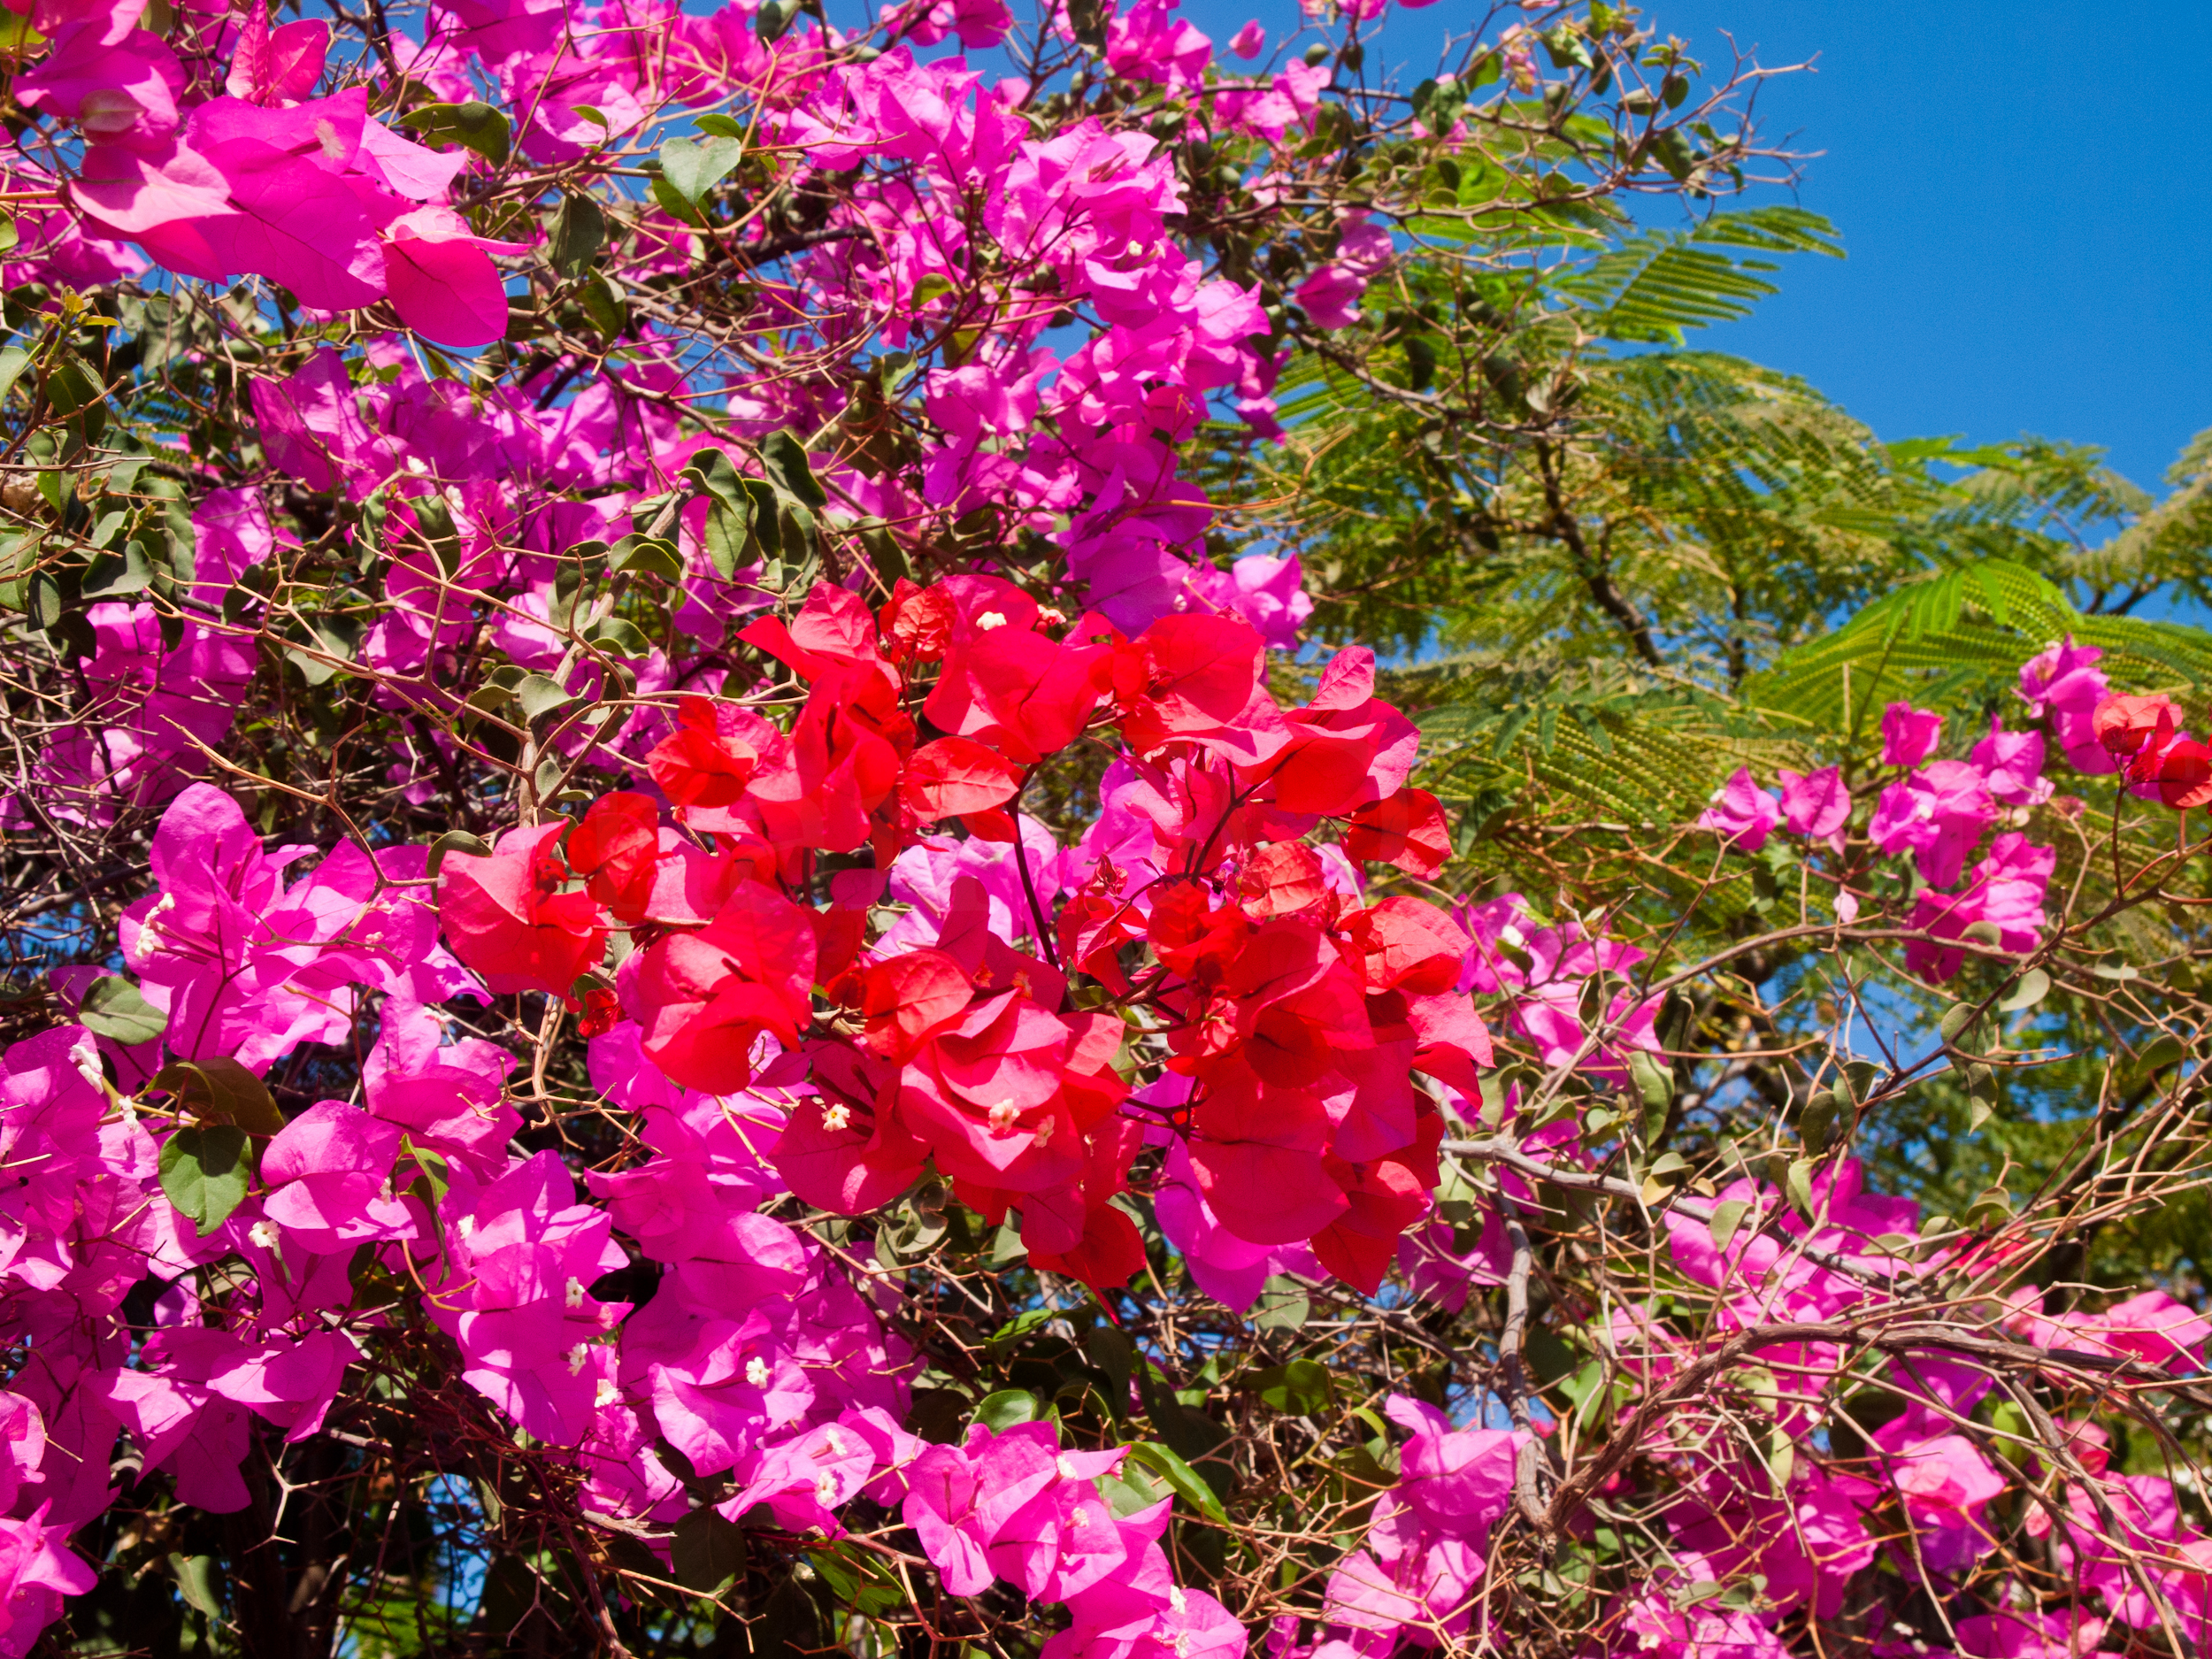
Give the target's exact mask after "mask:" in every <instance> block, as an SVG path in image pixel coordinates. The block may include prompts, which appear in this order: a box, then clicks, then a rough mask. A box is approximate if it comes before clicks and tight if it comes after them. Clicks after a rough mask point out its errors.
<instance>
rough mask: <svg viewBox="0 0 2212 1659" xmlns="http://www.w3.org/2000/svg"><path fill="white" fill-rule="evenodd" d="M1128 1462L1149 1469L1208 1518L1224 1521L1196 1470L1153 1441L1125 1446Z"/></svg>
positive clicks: (1218, 1502) (1223, 1513)
mask: <svg viewBox="0 0 2212 1659" xmlns="http://www.w3.org/2000/svg"><path fill="white" fill-rule="evenodd" d="M1129 1461H1130V1462H1131V1463H1137V1464H1139V1465H1141V1467H1143V1468H1145V1469H1148V1470H1150V1471H1152V1472H1153V1473H1154V1474H1156V1475H1157V1476H1159V1477H1160V1479H1163V1480H1164V1481H1166V1482H1167V1484H1168V1486H1169V1487H1170V1488H1171V1490H1172V1491H1173V1492H1174V1494H1175V1495H1176V1496H1177V1497H1179V1498H1180V1499H1182V1500H1183V1502H1186V1503H1187V1504H1189V1505H1191V1506H1192V1507H1193V1508H1194V1509H1197V1510H1198V1512H1199V1513H1200V1514H1202V1515H1203V1516H1204V1517H1206V1518H1207V1519H1208V1520H1210V1521H1226V1520H1227V1519H1228V1518H1229V1517H1228V1515H1227V1512H1226V1511H1225V1510H1224V1509H1222V1507H1221V1500H1220V1499H1219V1498H1218V1497H1217V1496H1215V1495H1214V1489H1213V1488H1212V1487H1211V1486H1208V1485H1207V1484H1206V1482H1205V1479H1203V1478H1202V1476H1201V1475H1200V1474H1199V1472H1198V1471H1196V1470H1195V1469H1193V1468H1192V1467H1191V1466H1190V1465H1189V1464H1188V1463H1185V1462H1184V1461H1183V1459H1182V1458H1181V1457H1180V1456H1179V1455H1177V1454H1176V1453H1175V1452H1174V1451H1172V1450H1171V1449H1170V1448H1167V1447H1165V1446H1163V1445H1162V1444H1161V1443H1160V1442H1159V1441H1157V1440H1139V1441H1138V1442H1137V1443H1136V1444H1135V1445H1133V1446H1132V1447H1131V1448H1129Z"/></svg>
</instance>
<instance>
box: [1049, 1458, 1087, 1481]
mask: <svg viewBox="0 0 2212 1659" xmlns="http://www.w3.org/2000/svg"><path fill="white" fill-rule="evenodd" d="M1052 1466H1053V1468H1054V1469H1055V1470H1056V1471H1058V1472H1059V1476H1060V1479H1063V1480H1079V1479H1082V1477H1081V1476H1079V1475H1078V1474H1077V1473H1076V1472H1075V1465H1074V1464H1073V1463H1070V1462H1068V1455H1067V1454H1066V1453H1065V1452H1062V1453H1061V1454H1060V1455H1058V1456H1057V1457H1056V1458H1054V1459H1053V1460H1052Z"/></svg>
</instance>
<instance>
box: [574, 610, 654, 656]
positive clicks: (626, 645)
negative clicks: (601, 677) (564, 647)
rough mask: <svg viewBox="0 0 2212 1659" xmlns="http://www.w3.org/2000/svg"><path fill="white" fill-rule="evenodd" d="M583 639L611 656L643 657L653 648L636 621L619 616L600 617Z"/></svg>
mask: <svg viewBox="0 0 2212 1659" xmlns="http://www.w3.org/2000/svg"><path fill="white" fill-rule="evenodd" d="M584 638H585V640H586V641H588V642H589V643H591V644H593V645H596V646H597V647H599V649H601V650H603V651H605V652H606V653H607V654H608V655H609V656H611V657H643V656H645V655H647V654H648V653H649V652H650V651H651V650H652V649H653V642H652V641H650V640H649V639H647V638H646V637H645V635H644V634H643V632H642V631H641V630H640V629H639V627H638V626H637V624H636V623H634V622H631V621H627V620H626V619H625V618H621V617H602V618H600V619H599V620H598V621H596V622H595V623H593V624H592V625H591V626H590V628H589V629H588V630H587V631H586V633H585V634H584Z"/></svg>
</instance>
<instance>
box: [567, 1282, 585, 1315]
mask: <svg viewBox="0 0 2212 1659" xmlns="http://www.w3.org/2000/svg"><path fill="white" fill-rule="evenodd" d="M566 1300H567V1302H568V1310H569V1311H570V1312H571V1313H573V1312H575V1311H576V1310H577V1309H579V1308H580V1307H582V1306H583V1305H584V1281H583V1280H582V1279H570V1280H569V1281H568V1294H567V1298H566Z"/></svg>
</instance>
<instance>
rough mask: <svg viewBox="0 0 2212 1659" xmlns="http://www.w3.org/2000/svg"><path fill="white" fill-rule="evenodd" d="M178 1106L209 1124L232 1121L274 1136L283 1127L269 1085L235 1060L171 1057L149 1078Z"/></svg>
mask: <svg viewBox="0 0 2212 1659" xmlns="http://www.w3.org/2000/svg"><path fill="white" fill-rule="evenodd" d="M146 1087H148V1088H157V1089H161V1090H164V1091H165V1092H166V1093H167V1094H172V1095H173V1096H174V1097H175V1098H176V1101H177V1103H178V1105H179V1107H180V1108H181V1109H182V1110H184V1111H186V1112H188V1113H189V1114H190V1115H191V1116H192V1117H194V1118H197V1119H199V1120H200V1121H201V1122H202V1123H207V1124H231V1125H236V1126H237V1127H238V1128H239V1129H241V1130H242V1131H245V1132H246V1133H251V1134H257V1135H263V1136H267V1135H273V1134H275V1133H277V1132H278V1131H279V1130H280V1129H282V1128H283V1127H284V1114H283V1113H282V1112H280V1111H279V1110H277V1103H276V1096H275V1095H273V1094H270V1093H269V1086H268V1085H267V1084H266V1083H264V1082H263V1081H262V1080H261V1079H259V1078H257V1077H256V1076H255V1075H254V1074H253V1073H252V1072H251V1071H248V1070H247V1069H246V1068H245V1067H244V1066H242V1065H241V1064H239V1063H238V1062H237V1061H235V1060H229V1059H206V1060H172V1061H171V1062H170V1063H169V1064H167V1065H165V1066H163V1067H162V1068H161V1070H160V1071H157V1072H155V1073H154V1075H153V1077H152V1078H151V1079H150V1080H149V1081H148V1083H147V1085H146Z"/></svg>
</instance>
